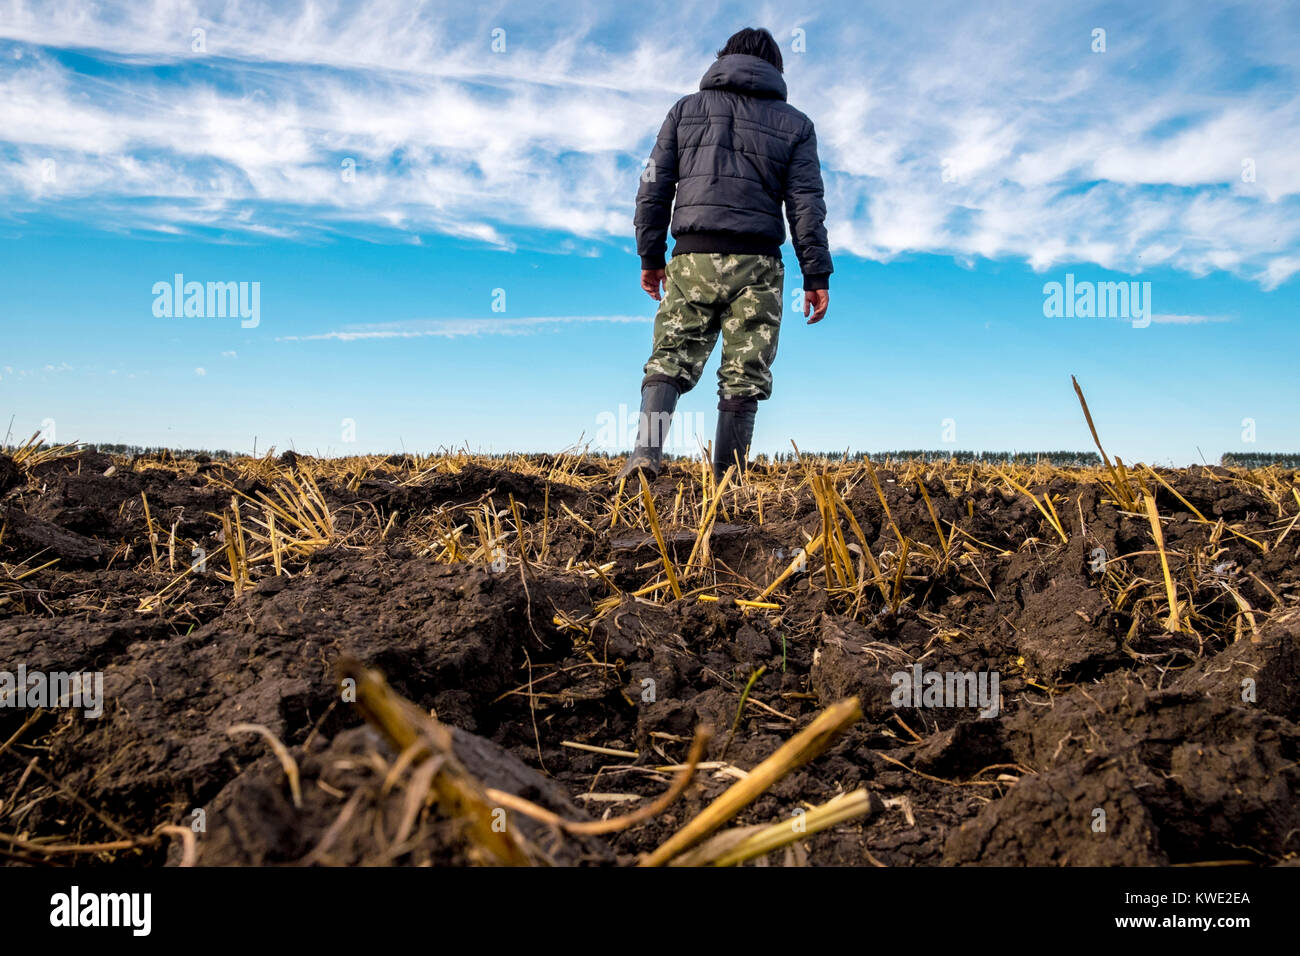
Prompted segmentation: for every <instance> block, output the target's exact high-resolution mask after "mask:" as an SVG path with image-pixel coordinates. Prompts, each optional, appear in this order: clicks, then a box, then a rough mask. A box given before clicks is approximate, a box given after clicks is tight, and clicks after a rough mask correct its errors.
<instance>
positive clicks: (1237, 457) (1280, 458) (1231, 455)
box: [1219, 451, 1300, 468]
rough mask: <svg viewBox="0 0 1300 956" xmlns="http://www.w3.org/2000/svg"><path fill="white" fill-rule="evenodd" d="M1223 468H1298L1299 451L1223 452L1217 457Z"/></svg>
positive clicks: (1299, 465) (1299, 466) (1299, 463)
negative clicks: (1274, 466) (1273, 466)
mask: <svg viewBox="0 0 1300 956" xmlns="http://www.w3.org/2000/svg"><path fill="white" fill-rule="evenodd" d="M1219 464H1220V465H1222V466H1223V467H1224V468H1268V467H1270V466H1272V465H1276V466H1278V467H1279V468H1300V452H1294V451H1291V452H1286V451H1256V452H1250V453H1248V454H1237V453H1236V452H1231V451H1230V452H1225V453H1224V454H1223V456H1222V457H1221V458H1220V459H1219Z"/></svg>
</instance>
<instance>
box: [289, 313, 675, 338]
mask: <svg viewBox="0 0 1300 956" xmlns="http://www.w3.org/2000/svg"><path fill="white" fill-rule="evenodd" d="M650 321H651V319H650V318H648V317H647V316H643V315H562V316H552V315H543V316H525V317H522V318H509V319H412V320H409V321H405V322H384V323H376V324H372V325H354V326H349V327H348V328H345V329H337V330H335V331H332V332H320V333H317V334H315V335H283V336H278V337H277V338H276V341H277V342H311V341H320V340H325V339H334V340H336V341H339V342H356V341H361V340H365V339H418V338H427V337H437V338H447V339H455V338H462V337H464V336H470V335H533V334H535V333H537V332H542V331H545V330H547V329H551V328H554V327H556V326H560V325H568V324H571V323H575V322H618V323H622V322H641V323H645V322H650Z"/></svg>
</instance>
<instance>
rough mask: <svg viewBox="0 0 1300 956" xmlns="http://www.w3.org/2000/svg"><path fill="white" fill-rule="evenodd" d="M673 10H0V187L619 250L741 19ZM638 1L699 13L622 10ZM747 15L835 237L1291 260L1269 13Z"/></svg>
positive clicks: (269, 219)
mask: <svg viewBox="0 0 1300 956" xmlns="http://www.w3.org/2000/svg"><path fill="white" fill-rule="evenodd" d="M686 11H687V12H686V13H685V14H684V13H682V8H681V7H680V6H672V7H669V6H664V5H656V4H654V3H650V4H642V5H639V6H638V7H637V9H636V11H635V12H634V13H633V14H631V16H632V17H633V19H630V20H629V19H627V17H628V16H629V14H628V13H627V12H626V10H625V8H623V7H622V6H621V5H616V4H612V3H611V4H607V5H605V6H604V7H603V8H601V7H595V6H590V5H588V6H578V7H574V6H572V5H563V4H558V3H557V4H537V5H529V6H528V7H526V8H524V7H514V8H511V9H510V10H509V12H506V11H504V10H498V9H496V8H488V9H482V10H479V9H469V8H466V9H465V10H461V11H458V12H451V10H450V8H449V7H448V6H447V5H444V4H434V3H423V4H415V5H408V4H401V3H396V2H392V0H370V2H363V3H356V4H345V3H342V2H321V0H314V2H308V0H300V2H286V3H283V4H275V5H259V6H256V7H250V6H248V5H247V4H246V3H243V2H240V0H227V2H225V3H217V4H214V5H203V6H202V7H200V6H199V5H198V4H197V3H193V2H187V0H154V2H152V3H142V4H102V5H97V6H91V7H87V6H86V5H84V4H82V3H80V2H76V0H51V2H48V3H43V4H40V5H32V4H28V3H24V2H20V0H0V38H8V39H10V40H12V41H16V43H18V44H22V45H20V46H16V47H15V48H14V49H15V50H16V52H17V54H18V57H17V58H16V59H10V60H7V65H6V70H5V71H4V72H3V73H2V74H0V104H3V105H0V157H6V154H8V155H7V158H8V159H9V160H11V161H8V162H0V201H3V202H4V203H5V205H6V206H8V207H10V208H11V209H12V212H13V214H14V215H21V214H22V212H23V211H25V210H29V209H33V208H38V207H42V206H45V205H52V204H60V205H62V206H65V207H69V208H72V209H74V210H75V211H76V214H78V215H80V216H82V217H83V218H85V219H86V220H87V221H100V222H111V223H113V224H114V226H113V228H121V229H128V228H147V229H154V230H158V231H162V232H168V233H178V232H179V233H183V232H186V231H189V230H193V229H198V228H204V229H219V230H232V231H236V232H243V233H248V234H253V235H271V236H298V235H302V234H303V233H308V232H323V233H330V232H347V233H370V232H373V231H375V230H380V231H390V232H391V231H397V232H400V233H403V234H404V235H403V237H402V238H406V237H407V236H409V235H413V234H418V233H420V232H440V233H444V234H448V235H453V236H458V237H463V238H466V239H471V240H475V241H479V242H484V243H488V244H492V245H495V246H500V247H503V248H510V247H512V246H513V245H514V244H515V243H517V242H518V241H520V240H522V239H524V238H525V237H526V236H527V234H528V232H529V231H530V230H547V231H553V232H559V233H564V234H568V235H572V236H576V237H579V238H582V239H584V240H589V241H596V242H600V243H607V242H609V243H610V245H609V247H610V248H613V247H614V245H613V243H612V242H610V240H616V241H618V242H619V243H620V244H621V243H622V242H623V241H625V239H626V237H627V236H628V235H629V233H630V232H631V217H632V198H633V195H634V193H635V187H636V183H637V178H636V177H637V173H638V171H639V168H640V162H641V159H642V157H643V156H644V155H645V153H646V151H647V149H648V147H649V144H650V142H651V141H652V139H653V136H654V133H655V131H656V130H657V129H658V126H659V124H660V122H661V121H662V118H663V114H664V112H665V111H666V109H667V108H668V106H669V105H671V103H672V102H673V100H674V99H675V98H676V97H677V96H679V95H681V94H683V93H685V92H689V91H690V90H692V89H694V88H695V85H696V83H697V82H698V78H699V76H700V74H701V73H703V71H704V68H705V67H706V66H707V64H708V61H709V59H710V57H711V53H712V50H713V49H715V48H716V47H717V46H718V45H719V44H720V42H721V40H722V39H723V38H724V37H725V36H726V34H727V33H728V32H729V31H730V30H731V29H733V28H734V26H735V22H733V21H734V19H735V18H734V17H733V15H732V12H734V11H732V12H729V11H728V10H726V9H723V10H721V11H718V10H715V9H714V8H713V7H712V6H709V5H705V4H699V3H695V4H688V5H687V7H686ZM647 18H648V19H649V20H651V21H658V20H661V19H665V18H671V19H674V20H678V21H682V22H689V23H690V24H691V28H690V30H689V31H681V32H675V33H672V34H671V35H659V34H654V33H651V34H647V33H646V32H645V31H642V30H637V29H633V28H634V27H636V26H639V25H640V24H642V23H643V22H645V21H646V19H647ZM761 19H762V20H763V21H765V22H766V23H767V24H768V25H769V26H771V27H772V29H773V30H774V32H776V34H777V36H778V38H785V37H787V36H788V35H789V30H790V28H791V27H792V26H794V25H799V26H802V27H804V28H805V29H806V30H807V31H808V33H807V36H808V53H807V55H806V56H803V55H799V54H796V53H793V52H791V51H789V50H788V49H787V54H786V60H787V81H788V83H789V86H790V90H791V101H792V102H793V103H794V104H795V105H797V106H799V107H800V108H802V109H804V110H805V111H806V112H808V113H809V114H810V115H811V116H812V117H813V118H814V119H815V120H816V122H817V125H818V137H819V143H820V147H821V151H822V160H823V166H824V169H825V173H826V180H827V190H828V205H829V207H830V215H829V219H828V226H829V229H830V235H831V238H832V243H833V245H834V247H835V249H836V251H838V252H848V253H852V254H855V255H859V256H865V257H868V258H872V259H878V260H888V259H891V258H893V257H895V256H898V255H900V254H904V253H913V252H928V253H941V254H945V255H953V256H956V257H959V258H963V259H965V260H969V259H971V258H972V257H978V256H986V257H999V258H1004V257H1010V258H1016V259H1021V260H1024V261H1026V262H1028V263H1030V264H1031V265H1032V266H1033V267H1034V268H1036V269H1046V268H1049V267H1051V266H1053V265H1056V264H1060V263H1065V262H1091V263H1096V264H1098V265H1100V266H1103V267H1106V268H1110V269H1116V270H1122V271H1128V272H1140V271H1142V270H1144V269H1148V268H1153V267H1172V268H1175V269H1179V270H1183V271H1185V272H1189V273H1192V274H1195V275H1201V274H1204V273H1206V272H1209V271H1211V270H1216V269H1222V270H1227V271H1229V272H1232V273H1234V274H1237V275H1240V276H1243V277H1246V278H1249V279H1251V280H1253V281H1256V282H1258V283H1260V285H1261V286H1263V287H1265V288H1275V287H1276V286H1277V285H1279V284H1281V283H1282V282H1285V281H1287V279H1288V278H1290V277H1291V276H1293V275H1294V274H1296V273H1297V272H1300V94H1297V92H1296V90H1295V88H1294V86H1293V85H1288V84H1287V83H1286V82H1285V77H1287V76H1293V75H1294V73H1295V70H1296V54H1295V43H1294V37H1295V34H1296V27H1297V25H1298V24H1297V14H1296V12H1295V11H1294V9H1292V8H1288V7H1287V6H1286V5H1285V4H1282V3H1277V2H1272V3H1262V4H1259V5H1256V6H1255V7H1252V10H1251V16H1250V17H1249V22H1248V23H1237V21H1236V20H1234V19H1233V18H1232V17H1227V16H1225V15H1224V14H1222V13H1221V12H1220V11H1219V10H1217V9H1216V6H1215V5H1207V6H1205V7H1204V9H1202V8H1199V7H1198V8H1197V9H1196V10H1195V11H1192V10H1189V9H1188V8H1186V7H1182V6H1178V7H1175V6H1169V7H1161V6H1153V7H1150V8H1146V7H1144V8H1143V9H1142V10H1140V11H1138V12H1121V11H1118V10H1112V11H1109V12H1108V13H1107V15H1106V19H1107V21H1108V50H1107V52H1106V53H1103V54H1094V53H1091V51H1090V50H1089V40H1090V34H1091V28H1092V26H1094V25H1095V24H1093V23H1092V22H1091V20H1092V19H1093V17H1092V15H1091V14H1089V13H1086V12H1085V11H1078V12H1076V11H1074V10H1073V9H1071V8H1067V7H1061V6H1060V5H1057V4H1048V3H1041V4H1038V3H1022V4H1016V5H994V6H991V7H990V6H988V5H976V6H972V5H968V4H963V3H957V2H948V3H942V4H939V5H937V6H935V7H933V8H927V13H926V15H925V16H917V15H916V13H915V11H914V10H913V9H912V8H911V7H910V6H909V5H878V6H877V7H876V8H874V9H873V10H872V11H871V14H870V15H869V16H863V15H862V12H861V11H860V10H858V9H856V8H854V7H849V6H836V5H833V4H824V3H816V2H811V3H807V2H803V0H801V2H800V3H799V4H797V5H794V4H789V5H785V4H781V3H775V4H769V5H767V6H766V7H765V8H764V16H763V17H762V18H761ZM1230 24H1236V26H1235V27H1234V26H1231V25H1230ZM497 25H503V26H504V27H505V29H506V31H507V52H506V53H504V54H500V55H498V54H493V53H491V52H490V50H489V46H488V44H489V40H490V30H491V28H492V27H493V26H497ZM194 26H200V27H202V28H204V29H205V30H206V42H207V53H206V54H205V55H196V54H194V53H192V52H191V50H190V42H191V34H190V31H191V29H192V28H193V27H194ZM1234 29H1235V30H1239V31H1240V35H1239V36H1234V33H1233V30H1234ZM629 38H630V39H629ZM43 48H51V49H55V50H58V49H74V48H76V49H78V50H79V51H80V52H82V53H87V54H90V55H92V56H96V57H98V58H99V60H100V61H101V63H102V66H103V68H102V69H98V70H96V71H94V74H93V75H91V74H90V73H78V72H75V71H74V70H73V69H72V68H70V67H69V66H68V65H66V63H65V61H64V60H63V59H61V58H60V56H58V55H57V54H55V53H51V52H47V50H46V49H43ZM159 65H161V66H165V67H167V68H168V69H167V77H168V78H166V79H161V78H159V75H158V74H157V72H155V71H154V70H152V69H150V68H151V67H154V66H159ZM1241 77H1249V78H1250V82H1251V83H1252V84H1253V85H1252V86H1250V88H1249V89H1248V90H1246V91H1244V92H1243V89H1242V87H1243V84H1244V83H1245V82H1246V81H1245V80H1242V79H1240V78H1241ZM6 144H7V145H6ZM945 160H948V161H949V163H948V166H947V167H945V163H944V161H945ZM50 161H52V165H51V163H50ZM1247 162H1249V165H1250V171H1251V173H1252V174H1253V181H1250V178H1251V177H1249V176H1248V177H1245V178H1243V172H1244V165H1243V164H1245V163H1247ZM945 168H948V169H950V170H951V171H952V172H954V173H955V174H956V179H955V181H945V180H944V178H943V173H944V171H945Z"/></svg>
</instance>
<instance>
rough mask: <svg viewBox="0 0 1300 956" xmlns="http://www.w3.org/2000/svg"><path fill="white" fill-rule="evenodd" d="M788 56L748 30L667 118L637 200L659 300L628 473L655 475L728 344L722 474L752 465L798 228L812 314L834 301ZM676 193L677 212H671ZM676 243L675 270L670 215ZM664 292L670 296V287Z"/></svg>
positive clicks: (645, 265) (718, 466) (809, 135)
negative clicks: (674, 422)
mask: <svg viewBox="0 0 1300 956" xmlns="http://www.w3.org/2000/svg"><path fill="white" fill-rule="evenodd" d="M783 69H784V67H783V64H782V61H781V50H780V48H779V47H778V46H777V44H776V41H775V40H774V39H773V38H772V34H770V33H768V32H767V31H766V30H753V29H745V30H741V31H740V32H739V33H737V34H735V35H734V36H733V37H731V39H729V40H728V41H727V43H726V45H725V46H724V47H723V48H722V49H721V50H719V51H718V59H717V61H716V62H715V63H714V64H713V66H711V67H709V70H708V72H707V73H705V74H704V79H702V80H701V81H700V91H699V92H698V93H692V94H691V95H690V96H686V97H684V98H682V99H681V100H678V101H677V103H676V105H674V106H673V108H672V109H671V110H669V112H668V118H667V119H666V120H664V124H663V127H662V128H661V129H660V130H659V137H658V139H657V140H656V141H655V145H654V149H653V151H652V152H651V154H650V161H649V164H648V165H647V167H646V170H645V172H644V174H643V175H642V177H641V186H640V188H639V189H638V191H637V197H636V219H635V223H636V244H637V253H638V255H640V257H641V288H643V289H645V291H646V292H647V293H648V294H649V295H650V297H651V298H653V299H655V300H656V301H659V302H660V305H659V311H658V314H657V315H656V316H655V327H654V350H653V352H652V353H651V355H650V360H649V361H648V362H646V364H645V377H644V379H643V380H642V384H641V417H640V426H639V429H638V434H637V441H636V448H634V449H633V451H632V454H631V456H629V458H628V461H627V464H626V465H625V466H624V468H623V470H622V471H621V472H620V473H619V477H620V478H625V477H632V476H634V475H636V474H637V472H638V471H640V472H644V473H645V475H646V477H648V478H655V477H657V476H658V475H659V473H660V471H661V470H662V464H661V455H662V452H663V442H664V439H665V438H666V437H667V434H668V425H669V423H670V421H671V419H672V414H673V411H674V409H676V407H677V399H678V397H679V396H680V395H681V394H683V393H684V392H688V391H690V390H691V389H692V388H694V387H695V383H696V382H698V381H699V378H700V375H701V373H703V371H704V364H705V362H707V361H708V358H709V354H710V353H711V352H712V351H713V346H714V344H715V343H716V342H717V340H718V336H719V334H721V336H722V365H721V367H720V368H719V369H718V399H719V400H718V430H717V436H716V438H715V440H714V443H713V471H714V474H715V475H717V476H718V477H719V478H720V477H721V476H722V474H723V473H724V472H725V471H726V469H727V467H728V466H729V465H733V464H734V465H737V466H738V468H743V467H744V463H745V459H746V457H747V455H748V451H749V443H750V439H751V438H752V437H753V434H754V415H755V412H756V411H757V408H758V403H759V401H760V400H762V399H765V398H768V397H769V396H771V394H772V374H771V371H770V369H771V365H772V362H773V360H774V359H775V358H776V342H777V333H778V332H779V331H780V327H781V313H782V310H783V307H784V305H783V303H784V300H783V298H782V295H783V291H782V286H783V282H784V278H785V267H784V266H783V265H782V263H781V244H782V243H783V242H784V241H785V226H784V224H783V223H782V221H781V206H782V204H783V203H784V205H785V214H786V217H787V218H788V219H789V222H790V235H791V238H792V239H793V242H794V250H795V255H796V256H797V257H798V260H799V268H800V270H801V271H802V272H803V289H804V315H805V316H807V315H808V314H809V312H811V313H812V318H810V319H809V320H808V324H809V325H812V324H813V323H816V322H820V321H821V320H822V318H823V317H824V316H825V315H826V309H827V307H828V306H829V304H830V292H829V291H828V285H829V281H828V280H829V278H830V274H831V272H832V266H831V256H830V251H829V249H828V248H827V245H826V227H825V225H824V219H825V217H826V204H825V202H824V201H823V199H822V177H821V165H820V163H819V162H818V159H817V137H816V135H815V133H814V131H813V124H812V121H811V120H810V119H808V117H806V116H804V114H803V113H800V112H799V111H798V110H797V109H795V108H794V107H793V106H790V105H789V104H788V103H786V101H785V95H786V89H785V80H784V79H782V77H781V73H782V70H783ZM674 197H675V198H676V204H675V205H674ZM670 218H671V221H672V234H673V238H674V239H675V240H676V245H675V246H674V248H673V257H672V261H671V262H669V263H668V264H667V268H665V266H664V256H665V253H666V251H667V246H668V242H667V233H668V226H669V220H670ZM661 288H662V289H663V297H662V301H660V290H661Z"/></svg>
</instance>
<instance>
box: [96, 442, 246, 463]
mask: <svg viewBox="0 0 1300 956" xmlns="http://www.w3.org/2000/svg"><path fill="white" fill-rule="evenodd" d="M85 447H86V448H88V449H91V450H93V451H98V452H102V453H103V454H105V455H120V456H122V457H123V458H134V457H136V456H143V457H146V458H179V459H186V458H198V457H199V456H200V455H206V456H207V457H208V458H211V459H213V460H214V461H215V460H218V459H221V460H225V459H230V458H239V457H242V453H240V452H237V451H226V449H224V448H218V449H216V450H215V451H214V450H212V449H210V448H164V447H162V446H154V445H150V446H148V447H145V446H143V445H115V444H108V443H105V442H97V443H95V444H89V445H86V446H85Z"/></svg>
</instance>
